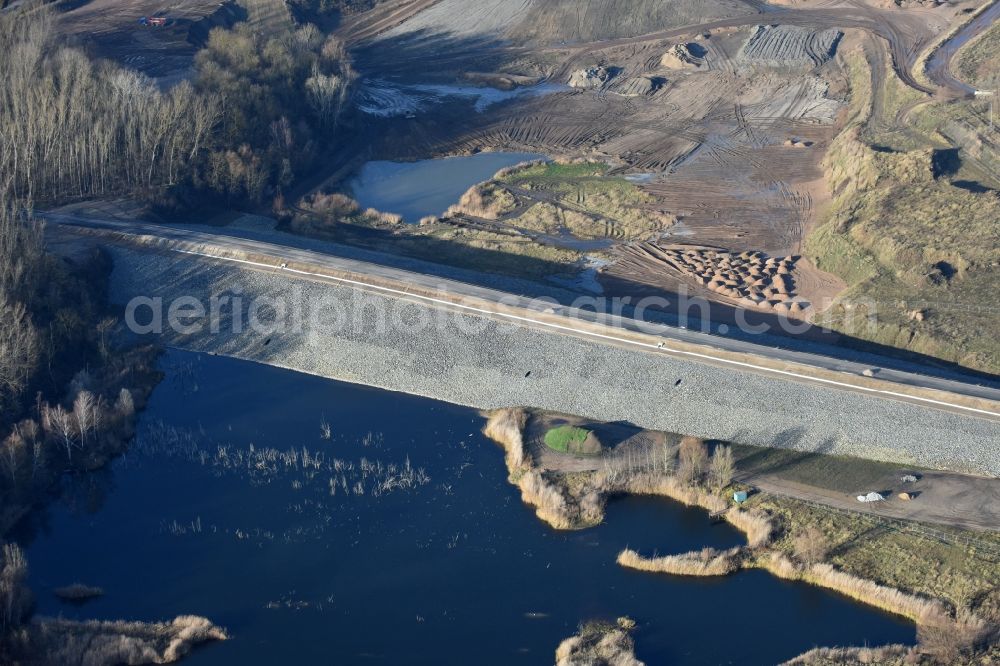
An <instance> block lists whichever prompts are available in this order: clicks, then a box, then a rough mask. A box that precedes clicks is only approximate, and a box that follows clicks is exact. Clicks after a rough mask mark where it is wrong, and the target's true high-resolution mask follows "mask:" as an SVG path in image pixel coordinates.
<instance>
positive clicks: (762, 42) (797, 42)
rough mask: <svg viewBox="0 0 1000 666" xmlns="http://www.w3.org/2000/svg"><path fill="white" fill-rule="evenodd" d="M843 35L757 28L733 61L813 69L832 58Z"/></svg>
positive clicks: (778, 27)
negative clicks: (810, 67) (811, 67)
mask: <svg viewBox="0 0 1000 666" xmlns="http://www.w3.org/2000/svg"><path fill="white" fill-rule="evenodd" d="M843 35H844V33H842V32H840V31H839V30H823V31H822V32H816V31H813V30H810V29H809V28H800V27H798V26H791V25H758V26H757V27H756V28H755V29H754V32H753V35H751V36H750V39H748V40H747V41H746V43H745V44H744V45H743V48H741V49H740V53H739V56H737V59H738V60H740V61H741V62H744V63H747V64H757V65H768V66H772V67H797V66H803V65H804V66H813V67H815V66H819V65H822V64H823V63H825V62H826V61H827V60H829V59H830V58H832V57H833V56H834V55H835V54H836V52H837V44H839V43H840V38H841V37H843Z"/></svg>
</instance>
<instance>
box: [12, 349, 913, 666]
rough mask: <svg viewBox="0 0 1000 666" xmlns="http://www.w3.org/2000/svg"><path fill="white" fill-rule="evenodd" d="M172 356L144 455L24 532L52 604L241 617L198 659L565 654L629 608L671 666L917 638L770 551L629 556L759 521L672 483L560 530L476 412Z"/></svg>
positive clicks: (74, 613) (655, 659)
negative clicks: (700, 573) (90, 596)
mask: <svg viewBox="0 0 1000 666" xmlns="http://www.w3.org/2000/svg"><path fill="white" fill-rule="evenodd" d="M163 365H164V368H165V370H166V372H167V379H166V380H165V381H164V382H163V383H162V384H161V385H160V386H159V387H158V388H157V390H156V391H155V393H154V395H153V399H152V401H151V403H150V405H149V409H148V410H147V411H146V412H145V413H144V415H143V417H142V421H143V424H142V428H141V430H142V432H141V434H140V438H139V441H138V442H136V444H135V446H134V447H133V451H132V453H130V454H129V455H128V456H127V457H126V458H124V459H122V460H119V461H118V462H117V463H116V464H115V465H114V466H113V469H112V470H110V471H109V472H107V473H104V474H101V475H97V476H93V477H89V478H87V479H86V481H83V482H80V483H77V484H76V487H75V488H73V492H71V493H70V495H69V497H68V498H67V500H66V501H65V502H61V503H59V504H58V505H57V506H55V507H54V508H53V509H52V510H51V511H50V512H49V514H48V515H47V517H46V518H45V519H44V520H40V521H39V522H40V525H39V526H38V528H37V529H36V532H35V534H34V535H32V536H26V537H25V540H26V542H27V543H28V545H29V548H28V556H29V562H30V564H31V583H32V585H33V586H34V588H35V590H36V592H37V595H38V597H39V606H40V608H39V610H40V612H42V613H45V614H56V613H62V614H64V615H65V616H67V617H81V618H84V617H87V618H91V617H93V618H102V619H105V618H113V619H116V618H129V619H142V620H154V619H163V618H169V617H173V616H175V615H178V614H187V613H194V614H198V615H205V616H207V617H209V618H210V619H212V620H213V621H215V622H216V623H218V624H221V625H223V626H225V627H227V628H228V629H229V631H230V633H231V634H232V640H230V641H227V642H225V643H218V644H214V645H211V646H207V647H204V648H202V649H199V650H197V651H196V652H195V653H194V654H193V655H192V656H191V657H190V658H189V659H188V660H187V661H186V662H185V663H190V664H234V665H235V664H240V665H245V664H279V663H280V664H334V663H336V664H496V665H498V666H505V665H508V664H552V663H553V661H554V660H553V653H554V650H555V648H556V646H557V645H558V644H559V642H560V641H561V640H562V639H563V638H565V637H568V636H569V635H571V634H573V633H574V632H575V629H576V626H577V624H578V623H579V622H580V621H581V620H585V619H589V618H594V617H603V618H615V617H617V616H619V615H630V616H632V617H634V618H635V619H636V620H637V621H638V622H639V628H638V630H637V631H636V640H637V645H638V652H639V656H640V658H642V659H644V660H646V661H647V663H648V664H650V665H651V666H655V665H657V664H746V665H750V664H775V663H778V662H780V661H782V660H784V659H787V658H790V657H793V656H795V655H796V654H798V653H800V652H803V651H805V650H807V649H809V648H811V647H813V646H816V645H848V644H850V645H859V644H864V643H867V644H870V645H877V644H883V643H892V642H912V641H913V640H914V629H913V626H912V625H910V624H908V623H906V622H903V621H901V620H898V619H896V618H894V617H892V616H888V615H885V614H882V613H880V612H877V611H874V610H872V609H869V608H867V607H864V606H861V605H858V604H856V603H853V602H851V601H849V600H846V599H844V598H841V597H839V596H837V595H833V594H830V593H826V592H823V591H820V590H818V589H816V588H812V587H810V586H807V585H803V584H793V583H787V582H783V581H779V580H777V579H774V578H772V577H771V576H769V575H768V574H767V573H765V572H760V571H751V572H743V573H740V574H737V575H735V576H732V577H729V578H723V579H683V578H673V577H669V576H657V575H649V574H642V573H637V572H632V571H627V570H624V569H622V568H620V567H618V565H617V564H615V556H616V554H617V553H618V551H619V550H621V549H622V548H624V547H625V546H631V547H633V548H637V549H638V550H639V551H640V552H643V553H647V554H653V553H655V552H659V553H661V554H665V553H678V552H682V551H686V550H690V549H693V548H700V547H702V546H706V545H711V546H716V547H728V546H732V545H735V544H738V543H741V536H740V535H739V534H738V533H737V532H736V531H734V530H733V529H732V528H730V527H728V526H726V525H712V524H710V522H709V520H708V519H707V516H706V514H705V513H704V512H702V511H700V510H696V509H686V508H684V507H682V506H680V505H677V504H675V503H673V502H670V501H668V500H660V499H649V498H646V499H638V498H632V499H624V500H619V501H616V502H613V503H612V504H611V506H610V507H609V511H608V519H607V521H606V522H605V523H604V524H603V525H601V526H599V527H596V528H594V529H591V530H586V531H583V532H574V533H559V532H555V531H553V530H551V529H549V528H548V527H546V526H545V525H544V524H542V523H541V522H539V521H538V520H537V519H536V518H535V517H534V515H533V513H532V512H531V511H530V510H529V509H528V508H526V507H525V506H523V505H522V504H521V502H520V499H519V496H518V492H517V490H516V489H515V488H513V487H511V486H510V485H509V484H508V483H507V481H506V474H505V470H504V466H503V461H502V455H501V451H500V450H499V448H498V447H497V446H495V445H494V444H493V443H491V442H489V441H488V440H486V439H485V438H484V437H483V436H482V435H481V434H480V433H479V430H480V428H481V427H482V423H483V422H482V419H481V417H479V416H478V415H477V414H476V412H474V411H473V410H469V409H465V408H461V407H455V406H452V405H448V404H444V403H440V402H435V401H433V400H427V399H423V398H417V397H412V396H407V395H400V394H394V393H388V392H384V391H379V390H375V389H369V388H364V387H359V386H353V385H349V384H343V383H339V382H334V381H329V380H325V379H321V378H316V377H310V376H306V375H301V374H297V373H293V372H288V371H284V370H279V369H275V368H270V367H265V366H260V365H254V364H251V363H246V362H241V361H235V360H231V359H224V358H219V357H212V356H202V355H196V354H190V353H185V352H177V351H172V352H169V353H168V354H167V355H166V357H165V358H164V361H163ZM321 420H326V421H327V422H329V423H330V426H331V430H332V437H331V438H330V439H329V440H326V439H323V438H322V437H321V434H320V432H321V429H320V422H321ZM251 447H252V453H251ZM293 447H294V448H295V449H296V450H297V451H298V453H297V455H296V456H295V457H294V458H293V457H292V456H290V455H288V454H285V455H283V456H281V455H278V454H277V453H276V452H275V451H271V450H269V449H271V448H273V449H276V450H277V451H287V450H288V449H291V448H293ZM303 447H305V449H306V450H307V451H308V455H306V456H303V453H302V449H303ZM335 460H336V461H339V462H336V461H335ZM362 460H364V462H362ZM407 461H408V462H409V467H407ZM390 465H394V466H395V467H394V468H392V469H390V468H389V466H390ZM331 479H334V480H335V481H331ZM331 485H334V486H335V487H336V490H335V491H334V492H335V494H331ZM345 485H346V486H347V487H348V490H347V491H345V490H344V486H345ZM359 493H363V494H359ZM74 581H80V582H83V583H86V584H89V585H99V586H101V587H103V588H104V589H105V591H106V596H104V597H102V598H100V599H97V600H95V601H93V602H92V603H89V604H87V605H85V606H83V607H81V608H77V607H74V606H64V605H61V604H60V603H59V602H58V601H56V600H55V599H54V598H53V597H52V595H51V589H52V588H53V587H55V586H59V585H65V584H68V583H70V582H74Z"/></svg>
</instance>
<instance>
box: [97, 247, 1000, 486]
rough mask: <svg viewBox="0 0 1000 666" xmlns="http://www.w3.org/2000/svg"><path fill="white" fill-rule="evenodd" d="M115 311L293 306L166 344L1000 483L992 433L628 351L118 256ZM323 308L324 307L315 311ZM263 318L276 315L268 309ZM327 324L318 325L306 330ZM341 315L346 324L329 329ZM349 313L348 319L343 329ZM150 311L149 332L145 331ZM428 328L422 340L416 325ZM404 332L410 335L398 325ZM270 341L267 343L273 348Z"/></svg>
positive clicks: (137, 255)
mask: <svg viewBox="0 0 1000 666" xmlns="http://www.w3.org/2000/svg"><path fill="white" fill-rule="evenodd" d="M111 251H112V254H113V255H114V259H115V274H114V276H113V280H112V283H113V288H112V298H113V299H114V300H115V301H116V302H119V303H123V304H124V303H125V302H127V301H128V300H129V299H130V298H132V297H133V296H137V295H145V296H152V297H156V296H160V297H163V298H164V301H165V306H164V310H166V305H168V304H169V302H170V301H171V299H175V298H178V297H180V296H193V297H195V298H197V299H199V300H200V301H202V302H203V303H205V304H206V307H208V304H209V300H208V299H209V298H210V297H211V296H212V295H218V294H233V293H239V294H240V295H241V298H242V301H243V308H242V310H243V315H242V320H243V321H244V322H246V321H249V317H248V311H247V308H248V307H249V304H250V302H251V301H252V300H253V299H254V298H258V299H259V298H260V297H265V298H268V299H276V300H277V301H279V302H281V301H284V302H287V303H289V304H290V306H289V310H290V312H294V313H295V314H294V315H293V316H292V321H293V325H294V324H296V323H297V322H302V325H301V326H295V328H297V329H298V328H301V330H291V331H286V332H284V333H281V332H274V333H270V332H258V331H254V330H249V329H248V328H247V327H245V328H247V330H244V331H242V332H238V333H234V332H232V330H233V322H232V320H231V319H230V317H229V316H228V312H229V310H228V306H227V307H225V308H222V317H221V318H220V326H219V329H220V332H219V333H213V332H211V331H210V330H208V327H206V330H204V331H202V332H200V333H193V334H190V335H181V334H176V333H170V334H164V336H163V338H162V341H163V342H165V343H167V344H171V345H175V346H178V347H182V348H187V349H192V350H196V351H211V352H216V353H220V354H227V355H232V356H236V357H240V358H245V359H250V360H255V361H260V362H264V363H269V364H273V365H277V366H281V367H287V368H292V369H295V370H300V371H303V372H308V373H312V374H317V375H322V376H325V377H330V378H334V379H341V380H346V381H350V382H357V383H361V384H367V385H371V386H377V387H380V388H384V389H389V390H394V391H404V392H407V393H413V394H417V395H423V396H428V397H432V398H436V399H439V400H444V401H447V402H452V403H456V404H461V405H468V406H472V407H476V408H495V407H508V406H514V405H524V406H530V407H537V408H542V409H549V410H555V411H561V412H566V413H571V414H580V415H583V416H587V417H589V418H594V419H599V420H603V421H628V422H631V423H634V424H636V425H638V426H641V427H646V428H652V429H658V430H667V431H673V432H680V433H685V434H691V435H697V436H700V437H707V438H717V439H724V440H730V441H734V442H740V443H745V444H755V445H764V446H778V447H782V448H791V449H798V450H803V451H818V452H822V453H831V454H846V455H857V456H864V457H869V458H876V459H882V460H889V461H896V462H901V463H915V464H920V465H924V466H929V467H940V468H947V469H957V470H962V471H978V472H981V473H985V474H989V475H993V476H1000V428H998V427H997V424H996V423H995V422H992V421H987V420H982V419H977V418H972V417H964V416H959V415H955V414H950V413H946V412H941V411H936V410H931V409H925V408H921V407H917V406H915V405H911V404H907V403H902V402H896V401H892V400H884V399H879V398H874V397H870V396H866V395H861V394H856V393H850V392H844V391H838V390H833V389H826V388H822V387H818V386H813V385H803V384H798V383H795V382H791V381H787V380H782V379H778V378H773V377H765V376H761V375H757V374H752V373H744V372H736V371H733V370H729V369H723V368H718V367H714V366H709V365H703V364H699V363H694V362H690V361H685V360H680V359H676V358H671V357H668V356H665V355H659V354H650V353H646V352H641V351H636V350H629V349H623V348H620V347H615V346H610V345H605V344H600V343H597V342H591V341H588V340H582V339H577V338H574V337H567V336H562V335H558V334H555V333H551V332H545V331H538V330H534V329H527V328H522V327H519V326H515V325H513V324H509V323H499V322H496V321H494V320H490V319H485V318H481V317H472V316H459V315H455V314H451V313H442V312H441V311H438V310H432V309H428V308H426V307H424V306H418V305H415V304H413V303H407V302H403V301H400V300H398V299H394V298H386V297H383V296H376V295H372V294H366V293H363V292H359V291H357V290H353V289H348V288H345V287H339V286H332V285H327V284H320V283H313V282H305V281H293V280H289V279H288V278H286V277H284V276H281V275H276V274H270V273H260V272H255V271H245V270H239V269H236V268H234V267H232V266H231V265H221V264H209V263H203V262H197V261H193V260H190V259H187V258H180V257H176V256H167V255H160V254H153V253H148V252H141V251H133V250H129V249H125V248H119V247H115V248H111ZM320 305H321V306H322V307H319V306H320ZM265 310H267V308H265ZM317 312H320V313H321V314H322V315H323V316H322V317H321V320H322V321H321V323H317V324H310V323H309V322H310V321H311V320H313V318H314V315H315V314H316V313H317ZM333 313H337V316H334V314H333ZM345 313H347V314H346V316H344V315H345ZM148 316H149V315H148V310H146V311H143V312H142V313H141V314H140V316H139V320H140V321H146V320H147V319H148ZM421 319H424V320H430V321H431V322H432V323H431V325H430V326H428V327H427V328H426V329H424V330H410V329H408V328H407V325H411V324H412V323H413V322H414V321H419V320H421ZM399 322H402V324H403V326H400V325H399ZM265 342H267V344H265Z"/></svg>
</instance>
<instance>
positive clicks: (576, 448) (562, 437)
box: [545, 425, 596, 455]
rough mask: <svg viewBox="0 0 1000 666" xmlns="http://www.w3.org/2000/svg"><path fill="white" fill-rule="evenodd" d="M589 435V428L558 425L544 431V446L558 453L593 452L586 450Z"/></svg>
mask: <svg viewBox="0 0 1000 666" xmlns="http://www.w3.org/2000/svg"><path fill="white" fill-rule="evenodd" d="M589 437H590V431H589V430H584V429H583V428H576V427H574V426H569V425H564V426H559V427H557V428H552V429H551V430H549V431H548V432H547V433H545V446H547V447H549V448H550V449H552V450H553V451H559V452H560V453H574V454H578V455H579V454H593V453H596V452H595V451H592V450H588V448H589V447H588V446H587V439H588V438H589Z"/></svg>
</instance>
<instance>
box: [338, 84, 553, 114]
mask: <svg viewBox="0 0 1000 666" xmlns="http://www.w3.org/2000/svg"><path fill="white" fill-rule="evenodd" d="M565 90H569V86H566V85H562V84H556V83H540V84H537V85H534V86H521V87H517V88H514V89H512V90H499V89H497V88H490V87H477V86H456V85H437V84H412V85H400V84H393V83H389V82H387V81H381V80H375V81H371V82H369V83H366V84H365V85H364V86H363V87H362V89H361V100H360V103H359V105H358V108H359V109H360V110H361V111H362V112H364V113H367V114H368V115H372V116H378V117H381V118H393V117H400V116H411V115H416V114H417V113H421V112H424V111H427V110H429V108H428V107H430V106H433V105H436V104H443V103H445V102H446V101H447V99H448V98H449V97H462V98H466V99H472V100H474V103H475V109H476V111H477V112H479V113H482V112H483V111H486V110H487V109H489V108H490V107H491V106H493V105H495V104H500V103H502V102H508V101H510V100H514V99H519V98H527V97H539V96H542V95H551V94H553V93H557V92H562V91H565Z"/></svg>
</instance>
